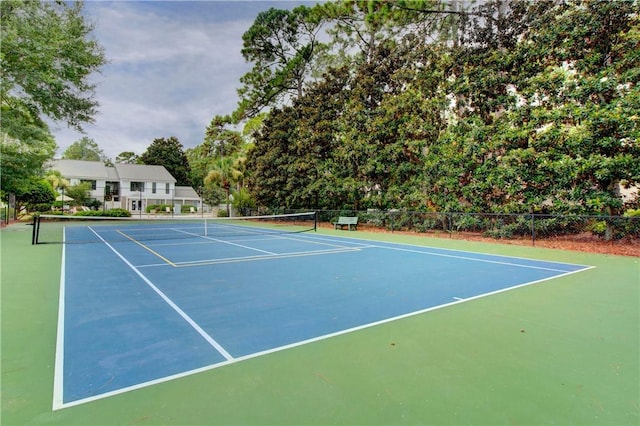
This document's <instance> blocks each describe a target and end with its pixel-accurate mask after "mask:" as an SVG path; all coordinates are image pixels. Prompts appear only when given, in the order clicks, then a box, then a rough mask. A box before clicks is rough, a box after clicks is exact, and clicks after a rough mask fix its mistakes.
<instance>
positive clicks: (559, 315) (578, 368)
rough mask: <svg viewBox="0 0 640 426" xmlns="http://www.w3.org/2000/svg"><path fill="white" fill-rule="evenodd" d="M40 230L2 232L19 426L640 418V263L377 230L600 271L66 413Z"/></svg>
mask: <svg viewBox="0 0 640 426" xmlns="http://www.w3.org/2000/svg"><path fill="white" fill-rule="evenodd" d="M30 231H31V228H30V227H29V226H28V225H23V224H17V225H12V226H10V227H8V228H5V229H3V230H2V231H1V233H0V237H1V240H2V241H1V252H0V255H1V266H2V268H1V275H0V278H1V280H2V282H1V294H0V296H1V302H2V305H1V308H2V318H1V319H2V330H1V331H2V348H1V349H2V366H1V368H2V413H1V414H2V418H1V423H2V424H3V425H26V424H34V425H39V424H42V425H45V424H46V425H50V424H59V425H93V424H104V425H123V424H136V425H137V424H141V425H156V424H165V425H170V424H176V425H184V424H209V425H211V424H227V425H228V424H269V425H275V424H318V425H325V424H486V425H489V424H492V425H493V424H536V425H538V424H540V425H541V424H558V425H570V424H576V425H578V424H580V425H599V424H603V425H604V424H608V425H637V424H639V422H640V407H639V401H640V395H639V393H640V390H639V389H640V367H639V362H638V360H639V359H640V337H639V336H640V290H639V289H640V263H639V261H640V259H638V258H634V257H621V256H606V255H589V254H584V253H575V252H567V251H558V250H547V249H539V248H531V247H513V246H506V245H498V244H494V245H487V244H480V243H468V242H463V241H451V240H445V239H431V238H424V237H402V236H393V235H375V234H368V233H365V232H358V233H357V236H358V237H362V238H368V239H385V240H392V241H396V242H407V243H411V244H417V245H430V246H439V247H445V248H454V249H461V250H469V251H478V252H486V253H493V254H507V255H511V256H522V257H531V258H537V259H546V260H553V261H560V262H570V263H580V264H589V265H594V266H596V268H594V269H591V270H589V271H585V272H583V273H580V274H577V275H570V276H566V277H562V278H559V279H555V280H552V281H547V282H544V283H541V284H540V285H536V286H529V287H525V288H521V289H518V290H514V291H510V292H506V293H501V294H497V295H494V296H491V297H487V298H483V299H478V300H475V301H471V302H467V303H463V304H459V305H455V306H451V307H449V308H446V309H442V310H438V311H433V312H428V313H425V314H423V315H418V316H415V317H410V318H406V319H403V320H399V321H395V322H392V323H388V324H384V325H380V326H377V327H373V328H369V329H365V330H361V331H358V332H355V333H350V334H347V335H342V336H338V337H335V338H332V339H328V340H324V341H320V342H316V343H312V344H309V345H304V346H301V347H297V348H294V349H291V350H287V351H282V352H277V353H274V354H271V355H268V356H264V357H260V358H256V359H252V360H249V361H246V362H243V363H239V364H235V365H231V366H228V367H225V368H221V369H215V370H211V371H208V372H204V373H201V374H197V375H193V376H189V377H185V378H182V379H179V380H174V381H171V382H167V383H163V384H160V385H157V386H152V387H148V388H144V389H140V390H137V391H132V392H128V393H126V394H122V395H118V396H115V397H112V398H106V399H103V400H99V401H95V402H91V403H87V404H83V405H80V406H77V407H71V408H67V409H63V410H59V411H55V412H53V411H52V410H51V404H52V390H53V362H54V354H55V340H56V321H57V306H58V287H59V279H60V278H59V276H60V275H59V274H60V253H61V246H59V245H42V246H35V247H34V246H31V233H30ZM323 233H327V234H333V235H340V234H339V231H335V232H333V231H323ZM354 234H355V233H351V234H350V236H351V237H353V236H354Z"/></svg>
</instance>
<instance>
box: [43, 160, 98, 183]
mask: <svg viewBox="0 0 640 426" xmlns="http://www.w3.org/2000/svg"><path fill="white" fill-rule="evenodd" d="M49 168H51V169H55V170H58V171H59V172H60V174H62V176H64V177H67V178H70V177H74V178H87V179H106V178H107V177H108V173H107V167H106V166H105V165H104V163H103V162H102V161H82V160H52V161H51V162H50V163H49Z"/></svg>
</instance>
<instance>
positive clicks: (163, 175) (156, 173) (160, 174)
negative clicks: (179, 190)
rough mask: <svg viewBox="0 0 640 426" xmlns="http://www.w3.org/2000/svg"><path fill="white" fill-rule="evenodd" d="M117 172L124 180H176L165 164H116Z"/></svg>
mask: <svg viewBox="0 0 640 426" xmlns="http://www.w3.org/2000/svg"><path fill="white" fill-rule="evenodd" d="M114 168H115V169H116V173H117V174H118V176H120V179H122V180H130V181H154V182H174V183H175V182H176V180H175V178H174V177H173V176H171V173H169V172H168V171H167V169H165V168H164V166H148V165H146V164H119V163H116V164H114Z"/></svg>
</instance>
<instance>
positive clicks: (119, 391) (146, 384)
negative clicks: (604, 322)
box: [60, 266, 594, 408]
mask: <svg viewBox="0 0 640 426" xmlns="http://www.w3.org/2000/svg"><path fill="white" fill-rule="evenodd" d="M593 268H594V267H593V266H590V267H585V268H584V269H580V270H577V271H571V272H566V273H564V274H560V275H554V276H552V277H547V278H542V279H539V280H535V281H531V282H527V283H523V284H518V285H515V286H513V287H507V288H503V289H500V290H496V291H492V292H489V293H484V294H480V295H477V296H472V297H469V298H466V299H460V300H456V301H454V302H449V303H444V304H442V305H437V306H432V307H429V308H425V309H421V310H418V311H414V312H408V313H406V314H402V315H398V316H395V317H391V318H386V319H382V320H379V321H374V322H371V323H367V324H362V325H359V326H356V327H352V328H348V329H345V330H339V331H336V332H333V333H328V334H325V335H322V336H317V337H313V338H310V339H306V340H301V341H299V342H294V343H290V344H288V345H283V346H278V347H275V348H271V349H266V350H264V351H260V352H255V353H252V354H248V355H244V356H240V357H237V358H232V359H227V360H226V361H222V362H219V363H215V364H210V365H206V366H203V367H200V368H196V369H193V370H189V371H184V372H182V373H178V374H174V375H172V376H166V377H163V378H160V379H155V380H151V381H148V382H144V383H139V384H137V385H133V386H129V387H126V388H122V389H117V390H114V391H111V392H107V393H103V394H100V395H96V396H92V397H89V398H85V399H81V400H77V401H73V402H70V403H68V404H66V405H65V406H64V407H60V408H66V407H72V406H75V405H80V404H84V403H86V402H91V401H96V400H98V399H102V398H108V397H111V396H115V395H119V394H122V393H126V392H130V391H132V390H136V389H141V388H145V387H149V386H153V385H156V384H159V383H164V382H168V381H170V380H175V379H179V378H182V377H186V376H191V375H194V374H198V373H202V372H205V371H209V370H213V369H216V368H220V367H224V366H227V365H230V364H235V363H238V362H241V361H246V360H249V359H252V358H257V357H260V356H264V355H269V354H272V353H275V352H280V351H284V350H287V349H292V348H295V347H298V346H302V345H306V344H309V343H314V342H318V341H321V340H326V339H330V338H332V337H336V336H341V335H343V334H349V333H353V332H356V331H360V330H364V329H367V328H372V327H375V326H378V325H382V324H386V323H389V322H393V321H398V320H401V319H405V318H409V317H413V316H416V315H420V314H424V313H427V312H430V311H435V310H437V309H442V308H447V307H449V306H453V305H457V304H460V303H465V302H468V301H471V300H476V299H480V298H483V297H487V296H493V295H495V294H499V293H504V292H506V291H510V290H514V289H517V288H521V287H525V286H529V285H532V284H537V283H540V282H543V281H549V280H553V279H556V278H560V277H564V276H567V275H572V274H576V273H578V272H583V271H586V270H588V269H593ZM456 299H457V298H456Z"/></svg>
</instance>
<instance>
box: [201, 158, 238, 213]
mask: <svg viewBox="0 0 640 426" xmlns="http://www.w3.org/2000/svg"><path fill="white" fill-rule="evenodd" d="M241 177H242V172H241V171H240V164H239V163H238V161H237V159H234V158H233V157H218V158H217V159H216V160H215V161H214V163H213V165H212V169H211V170H210V171H209V173H208V174H207V176H206V177H205V178H204V183H205V185H214V186H218V187H220V188H222V189H223V190H224V193H225V199H226V204H227V216H230V215H231V212H230V211H229V195H230V194H231V186H232V185H233V184H234V183H237V182H238V180H239V179H240V178H241Z"/></svg>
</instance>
